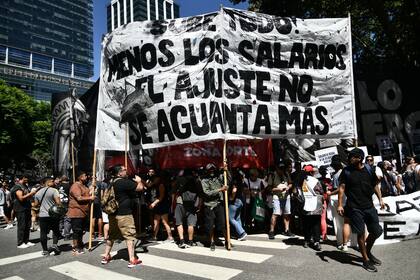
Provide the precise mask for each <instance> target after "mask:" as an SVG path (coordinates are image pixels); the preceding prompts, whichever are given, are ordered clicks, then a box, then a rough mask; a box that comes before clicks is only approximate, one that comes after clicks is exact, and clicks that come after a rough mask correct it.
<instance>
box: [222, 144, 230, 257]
mask: <svg viewBox="0 0 420 280" xmlns="http://www.w3.org/2000/svg"><path fill="white" fill-rule="evenodd" d="M226 142H227V141H226V139H224V142H223V180H224V185H225V186H227V185H228V181H227V156H226ZM224 196H225V218H226V244H227V246H226V249H228V250H230V249H231V244H230V224H229V205H228V203H229V198H228V192H227V190H226V191H225V192H224Z"/></svg>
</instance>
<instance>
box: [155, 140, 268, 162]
mask: <svg viewBox="0 0 420 280" xmlns="http://www.w3.org/2000/svg"><path fill="white" fill-rule="evenodd" d="M226 152H227V160H228V165H229V167H230V168H235V167H240V168H267V167H269V166H270V165H272V164H273V151H272V143H271V139H264V140H232V141H231V140H230V141H227V147H226ZM155 161H156V163H157V164H158V165H159V166H160V168H162V169H166V168H171V169H172V168H173V169H182V168H200V167H205V166H206V165H207V164H208V163H213V164H215V165H216V166H219V167H222V166H223V140H214V141H205V142H197V143H191V144H186V145H178V146H169V147H166V148H159V149H158V151H157V154H156V157H155Z"/></svg>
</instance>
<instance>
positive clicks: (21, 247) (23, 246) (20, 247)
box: [17, 243, 29, 249]
mask: <svg viewBox="0 0 420 280" xmlns="http://www.w3.org/2000/svg"><path fill="white" fill-rule="evenodd" d="M17 247H18V248H19V249H26V248H28V247H29V246H28V245H26V244H25V243H22V244H20V245H19V246H17Z"/></svg>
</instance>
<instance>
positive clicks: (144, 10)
mask: <svg viewBox="0 0 420 280" xmlns="http://www.w3.org/2000/svg"><path fill="white" fill-rule="evenodd" d="M178 17H179V6H178V5H177V4H176V3H175V2H174V1H173V0H111V3H110V4H109V5H108V6H107V29H108V33H109V32H111V31H112V30H114V29H115V28H117V27H119V26H121V25H124V24H126V23H130V22H133V21H143V20H157V19H174V18H178Z"/></svg>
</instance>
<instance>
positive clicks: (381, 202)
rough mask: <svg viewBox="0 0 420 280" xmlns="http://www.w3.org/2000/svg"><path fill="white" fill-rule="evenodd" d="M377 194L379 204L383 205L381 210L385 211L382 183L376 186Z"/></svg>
mask: <svg viewBox="0 0 420 280" xmlns="http://www.w3.org/2000/svg"><path fill="white" fill-rule="evenodd" d="M375 194H376V196H377V197H378V199H379V204H380V205H381V209H384V208H385V204H384V201H383V200H382V193H381V183H380V182H379V183H378V184H376V186H375Z"/></svg>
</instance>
